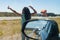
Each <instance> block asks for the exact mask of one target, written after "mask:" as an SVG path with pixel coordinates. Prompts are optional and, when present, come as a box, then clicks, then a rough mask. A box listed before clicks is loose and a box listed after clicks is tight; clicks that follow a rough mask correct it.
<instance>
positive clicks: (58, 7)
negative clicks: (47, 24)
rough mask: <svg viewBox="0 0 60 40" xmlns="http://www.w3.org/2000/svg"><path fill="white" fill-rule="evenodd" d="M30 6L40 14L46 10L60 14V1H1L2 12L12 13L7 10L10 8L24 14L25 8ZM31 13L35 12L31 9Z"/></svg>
mask: <svg viewBox="0 0 60 40" xmlns="http://www.w3.org/2000/svg"><path fill="white" fill-rule="evenodd" d="M29 5H31V6H33V7H34V8H35V9H36V10H37V12H38V13H40V11H41V10H42V9H46V10H47V12H53V13H55V14H60V0H0V12H12V11H10V10H8V9H7V7H8V6H10V7H11V8H13V9H14V10H16V11H17V12H22V9H23V7H25V6H26V7H28V6H29ZM29 9H30V8H29ZM30 11H31V12H33V11H32V10H31V9H30Z"/></svg>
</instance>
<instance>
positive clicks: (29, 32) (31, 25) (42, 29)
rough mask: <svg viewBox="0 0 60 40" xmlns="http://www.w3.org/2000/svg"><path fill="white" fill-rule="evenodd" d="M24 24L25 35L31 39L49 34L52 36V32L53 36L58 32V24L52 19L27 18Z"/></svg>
mask: <svg viewBox="0 0 60 40" xmlns="http://www.w3.org/2000/svg"><path fill="white" fill-rule="evenodd" d="M25 24H26V25H25ZM25 24H24V25H25V26H23V27H25V34H26V36H28V37H30V38H33V39H39V40H41V39H42V40H44V39H47V38H49V37H50V36H51V37H52V34H53V33H54V36H58V33H59V31H58V25H57V23H56V22H55V21H53V20H29V21H26V22H25ZM55 32H56V34H55ZM49 35H50V36H49ZM37 37H38V38H37Z"/></svg>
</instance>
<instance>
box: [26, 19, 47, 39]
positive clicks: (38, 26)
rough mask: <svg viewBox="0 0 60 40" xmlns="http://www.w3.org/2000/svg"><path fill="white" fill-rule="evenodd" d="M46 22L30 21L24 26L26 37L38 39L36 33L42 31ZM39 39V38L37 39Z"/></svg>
mask: <svg viewBox="0 0 60 40" xmlns="http://www.w3.org/2000/svg"><path fill="white" fill-rule="evenodd" d="M47 22H48V21H47V20H35V21H30V22H28V23H27V24H26V27H25V33H26V35H27V36H29V37H32V38H38V36H40V35H38V33H39V32H38V31H40V30H42V29H43V28H44V27H45V26H46V24H47ZM39 39H41V37H39Z"/></svg>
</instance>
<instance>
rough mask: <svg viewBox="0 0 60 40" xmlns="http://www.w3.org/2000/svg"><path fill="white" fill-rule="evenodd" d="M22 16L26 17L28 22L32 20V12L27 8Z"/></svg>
mask: <svg viewBox="0 0 60 40" xmlns="http://www.w3.org/2000/svg"><path fill="white" fill-rule="evenodd" d="M22 14H24V17H25V19H26V20H29V19H31V13H30V10H29V9H28V8H27V7H24V8H23V10H22Z"/></svg>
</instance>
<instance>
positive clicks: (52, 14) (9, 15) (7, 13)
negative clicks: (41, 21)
mask: <svg viewBox="0 0 60 40" xmlns="http://www.w3.org/2000/svg"><path fill="white" fill-rule="evenodd" d="M47 15H48V16H60V14H55V13H47ZM32 16H42V15H41V14H40V13H38V14H36V15H32ZM0 17H20V16H19V15H17V14H14V13H12V12H0Z"/></svg>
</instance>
